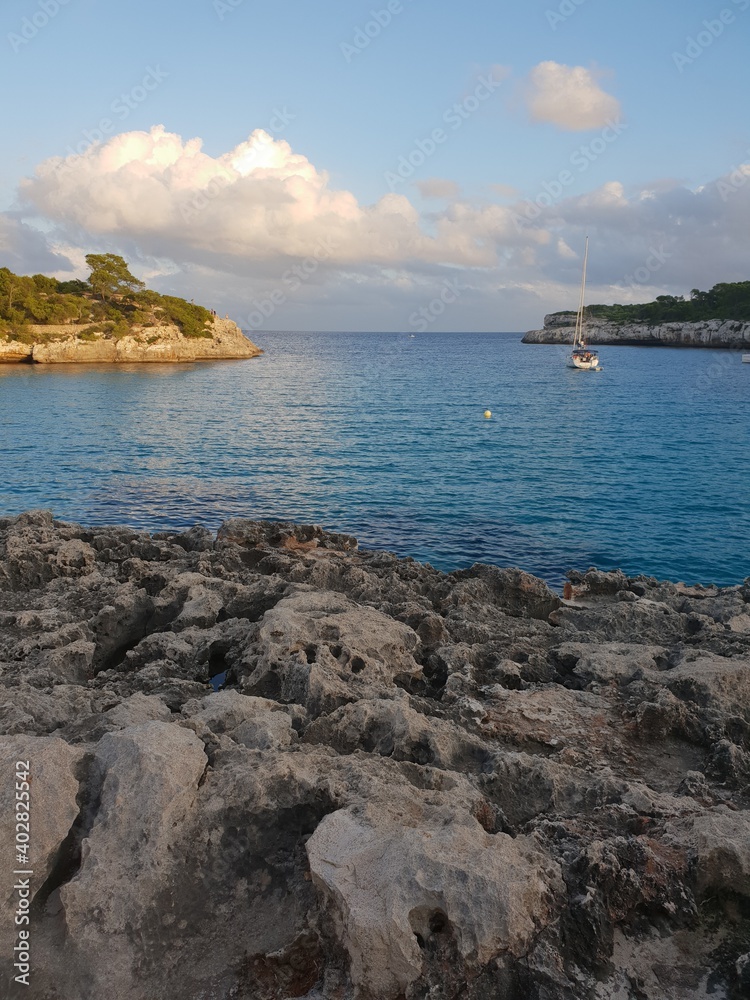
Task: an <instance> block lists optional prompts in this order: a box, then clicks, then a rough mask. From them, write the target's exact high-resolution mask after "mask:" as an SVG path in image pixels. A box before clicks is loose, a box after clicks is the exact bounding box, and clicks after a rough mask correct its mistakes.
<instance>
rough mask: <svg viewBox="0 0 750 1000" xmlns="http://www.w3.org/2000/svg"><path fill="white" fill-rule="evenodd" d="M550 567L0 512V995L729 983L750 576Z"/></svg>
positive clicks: (162, 997)
mask: <svg viewBox="0 0 750 1000" xmlns="http://www.w3.org/2000/svg"><path fill="white" fill-rule="evenodd" d="M573 583H574V585H575V586H574V589H573V596H572V599H571V600H567V601H562V600H561V599H560V598H559V597H558V596H557V595H556V594H554V593H553V592H551V591H550V590H549V589H548V588H547V586H546V585H545V584H544V583H543V582H542V581H540V580H537V579H535V578H533V577H530V576H528V575H526V574H524V573H522V572H520V571H519V570H512V569H497V568H495V567H491V566H483V565H477V566H474V567H473V568H471V569H469V570H466V571H461V572H455V573H452V574H448V575H446V574H443V573H440V572H438V571H436V570H434V569H432V568H431V567H430V566H425V565H420V564H419V563H416V562H414V561H412V560H409V559H397V558H395V557H394V556H392V555H390V554H387V553H382V552H360V551H358V550H357V547H356V542H355V540H354V539H352V538H350V537H347V536H343V535H334V534H326V533H324V532H322V531H321V530H320V529H318V528H310V527H299V526H296V527H295V526H293V525H279V524H268V523H262V522H253V521H242V520H235V521H230V522H228V523H226V524H224V526H223V527H222V528H221V530H220V531H219V533H218V537H216V536H214V535H212V534H211V533H210V532H208V531H207V530H205V529H203V528H200V527H195V528H193V529H191V530H190V531H187V532H185V533H183V534H156V535H148V534H146V533H142V532H136V531H132V530H130V529H127V528H96V529H87V528H83V527H79V526H77V525H74V524H65V523H61V522H58V521H53V519H52V516H51V515H50V514H49V513H46V512H38V511H37V512H32V513H28V514H24V515H22V516H21V517H18V518H15V519H4V520H0V680H1V681H2V685H3V687H2V698H1V699H0V702H1V707H0V732H1V733H3V734H4V735H2V736H0V759H1V761H2V764H1V766H0V799H1V802H2V812H1V813H0V845H2V846H1V848H0V850H1V852H2V865H0V911H2V912H0V956H2V963H3V968H2V976H3V987H2V990H1V991H0V992H1V993H2V995H3V996H14V997H15V996H24V997H28V996H31V997H34V998H35V1000H53V998H54V1000H103V998H105V997H106V998H113V1000H157V998H158V1000H171V998H175V1000H230V998H236V1000H245V998H246V1000H272V998H274V1000H276V998H291V997H305V998H307V1000H355V998H356V1000H416V998H424V1000H427V998H431V1000H459V998H461V1000H464V998H468V1000H682V998H709V997H711V998H714V1000H721V998H732V1000H740V998H746V997H747V996H749V995H750V787H749V786H750V582H746V583H745V585H744V586H738V587H733V588H728V589H722V590H719V589H716V588H713V587H707V588H701V587H686V586H683V585H681V584H672V583H659V582H657V581H656V580H653V579H650V578H643V577H640V578H637V579H628V578H626V577H625V576H624V575H622V574H621V573H600V572H596V571H589V572H588V573H587V574H586V575H585V576H582V577H580V576H577V577H575V578H574V580H573ZM212 681H213V686H212V683H211V682H212ZM214 687H217V688H220V689H219V690H216V691H215V690H214V689H213V688H214ZM25 761H28V763H29V769H30V772H31V791H30V798H31V810H30V811H31V861H32V863H33V872H34V874H33V877H32V879H31V889H32V892H31V906H30V915H31V922H30V925H29V926H30V943H29V948H30V960H29V964H30V966H31V988H30V989H29V988H27V987H26V986H24V985H21V984H17V983H15V982H13V981H12V977H13V975H14V974H15V970H12V969H11V965H12V959H11V955H12V954H13V948H14V945H15V944H16V941H17V936H18V927H17V926H15V925H14V918H13V915H14V913H15V912H16V910H17V909H18V907H19V890H18V889H17V888H14V887H17V885H18V876H14V875H13V871H14V870H15V869H16V868H17V867H21V865H20V863H19V862H18V861H17V855H16V854H15V853H14V850H13V845H14V844H15V843H16V840H15V838H16V836H17V827H16V826H15V817H14V815H13V811H12V810H13V805H14V801H15V784H14V782H15V772H16V770H17V762H25Z"/></svg>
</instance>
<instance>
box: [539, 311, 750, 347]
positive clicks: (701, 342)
mask: <svg viewBox="0 0 750 1000" xmlns="http://www.w3.org/2000/svg"><path fill="white" fill-rule="evenodd" d="M575 320H576V316H575V313H573V312H565V313H552V314H551V315H549V316H545V317H544V329H543V330H530V331H529V332H528V333H527V334H526V336H525V337H524V338H523V343H524V344H572V342H573V334H574V332H575ZM586 342H587V343H589V344H611V345H615V346H618V345H619V346H639V345H642V346H652V347H726V348H743V347H750V323H740V322H737V321H736V320H721V319H711V320H705V321H703V322H701V323H661V324H659V325H657V326H649V325H648V324H646V323H642V324H640V323H639V324H636V323H631V324H623V325H619V324H615V323H610V322H607V321H605V320H598V319H590V320H587V321H586Z"/></svg>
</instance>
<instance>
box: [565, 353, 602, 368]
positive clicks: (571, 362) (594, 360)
mask: <svg viewBox="0 0 750 1000" xmlns="http://www.w3.org/2000/svg"><path fill="white" fill-rule="evenodd" d="M566 363H567V366H568V368H577V369H578V370H579V371H583V372H600V371H601V370H602V369H601V367H600V365H599V358H598V357H597V356H596V355H593V357H591V359H590V360H589V361H584V360H583V358H576V357H575V356H574V355H572V354H571V356H570V357H569V358H568V360H567V362H566Z"/></svg>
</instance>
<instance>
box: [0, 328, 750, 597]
mask: <svg viewBox="0 0 750 1000" xmlns="http://www.w3.org/2000/svg"><path fill="white" fill-rule="evenodd" d="M254 339H256V341H257V342H258V343H259V344H260V345H261V346H262V347H264V348H265V350H266V353H265V355H264V356H263V357H262V358H260V359H256V360H252V361H243V362H223V363H204V364H196V365H122V366H107V365H103V366H98V365H97V366H91V365H80V366H79V365H75V366H69V365H59V366H40V365H2V366H0V400H1V402H0V462H2V473H3V475H2V482H0V513H2V514H13V513H18V512H20V511H23V510H26V509H29V508H32V507H46V508H50V509H52V510H53V511H54V513H55V515H56V516H57V517H60V518H63V519H68V520H76V521H80V522H82V523H85V524H103V523H126V524H131V525H133V526H136V527H144V528H148V529H151V530H153V529H165V528H179V527H183V526H185V525H191V524H194V523H196V522H200V523H203V524H205V525H207V526H208V527H211V528H214V527H216V526H217V525H218V524H219V523H220V522H221V521H222V520H223V519H225V518H227V517H232V516H246V517H253V518H274V519H276V518H278V519H289V520H296V521H304V522H308V521H314V522H316V523H319V524H322V525H324V526H326V527H329V528H332V529H339V530H342V531H347V532H351V533H353V534H355V535H357V537H358V538H359V539H360V544H361V545H363V546H368V547H374V548H387V549H391V550H393V551H395V552H398V553H399V554H402V555H411V556H414V557H415V558H417V559H420V560H425V561H428V562H431V563H432V564H433V565H436V566H438V567H440V568H442V569H453V568H456V567H462V566H467V565H470V564H471V563H472V562H474V561H476V560H483V561H488V562H494V563H498V564H500V565H517V566H521V567H522V568H524V569H526V570H528V571H530V572H532V573H536V574H538V575H541V576H543V577H545V578H546V579H547V580H549V581H550V582H552V583H553V584H559V583H560V582H561V580H562V577H563V575H564V573H565V572H566V570H568V569H570V568H577V569H585V568H587V567H588V566H590V565H596V566H599V567H601V568H614V567H621V568H623V569H624V570H626V571H627V572H629V573H648V574H652V575H654V576H657V577H662V578H670V579H682V580H686V581H701V582H704V583H708V582H717V583H721V584H731V583H736V582H739V581H741V580H742V579H743V578H744V577H746V576H747V575H748V574H750V558H748V557H749V556H750V553H749V551H748V549H749V546H748V540H750V496H749V494H748V483H749V481H750V480H749V478H748V472H749V470H750V434H749V433H748V431H749V429H750V409H749V408H748V399H750V366H749V365H743V364H741V362H740V357H739V355H738V354H736V353H732V352H721V351H704V350H678V349H675V350H672V349H667V348H603V349H602V350H601V352H600V353H601V361H602V365H603V366H604V371H602V372H599V373H592V372H577V371H573V370H570V369H567V368H565V367H564V357H565V351H564V349H563V348H561V347H554V346H525V345H522V344H521V343H520V335H519V334H495V335H493V334H425V335H418V336H416V337H410V336H409V335H408V334H291V333H289V334H282V333H275V334H262V335H260V334H258V335H256V336H255V338H254ZM488 408H489V409H490V410H491V411H492V418H491V419H489V420H487V419H485V418H484V416H483V413H484V411H485V410H486V409H488Z"/></svg>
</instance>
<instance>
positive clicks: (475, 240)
mask: <svg viewBox="0 0 750 1000" xmlns="http://www.w3.org/2000/svg"><path fill="white" fill-rule="evenodd" d="M560 190H561V192H562V193H563V194H564V192H563V190H562V186H560ZM421 193H422V195H423V197H428V198H437V199H439V200H441V201H443V202H444V204H441V205H439V206H438V210H436V211H429V212H425V213H424V214H422V215H420V213H419V212H418V211H417V209H416V208H415V206H414V205H413V204H412V203H411V202H410V201H409V199H408V198H407V197H406V196H404V195H395V194H388V195H385V196H384V197H383V198H381V199H380V200H379V201H378V202H376V203H375V204H374V205H362V204H360V203H359V202H358V200H357V199H356V198H355V196H354V195H353V194H352V193H351V192H349V191H345V190H336V189H334V188H332V186H331V184H330V181H329V178H328V175H327V174H326V173H325V171H321V170H319V169H318V168H316V167H315V166H314V165H313V164H312V163H311V162H310V161H309V160H308V159H307V158H306V157H304V156H302V155H300V154H298V153H295V152H294V151H293V150H292V148H291V147H290V146H289V144H288V143H286V142H284V141H277V140H274V139H272V138H271V137H270V136H268V135H267V134H266V133H265V132H262V131H256V132H253V133H252V135H251V136H250V137H249V138H248V139H247V140H246V141H245V142H242V143H240V144H239V145H238V146H237V147H236V148H234V149H232V150H230V151H228V152H226V153H224V154H222V155H220V156H216V157H212V156H209V155H208V154H206V153H205V152H204V151H203V149H202V145H201V142H200V140H198V139H192V140H189V141H187V142H186V141H184V140H183V139H182V138H180V136H178V135H175V134H173V133H170V132H168V131H167V130H166V129H165V128H164V127H162V126H155V127H154V128H152V129H151V130H150V131H149V132H128V133H124V134H122V135H119V136H116V137H113V138H112V139H110V140H109V141H108V142H106V143H104V144H102V145H99V146H92V147H91V148H89V149H87V150H86V151H85V152H84V153H82V154H80V155H77V156H72V157H69V158H67V159H66V160H60V159H52V160H47V161H45V162H44V163H42V164H40V165H39V166H38V167H37V169H36V172H35V174H34V176H33V177H30V178H28V179H27V180H26V181H24V182H23V184H22V188H21V196H22V198H23V201H24V204H25V206H26V208H27V210H28V215H29V216H30V217H34V218H37V219H42V220H43V227H44V229H45V232H40V231H39V230H38V229H35V228H32V227H31V226H28V225H24V224H23V223H22V222H21V221H20V220H19V218H16V217H13V218H11V217H9V216H4V217H2V216H0V249H2V250H3V251H4V254H3V256H4V261H5V262H6V263H8V266H11V267H13V268H14V269H15V270H20V271H27V272H28V271H32V270H35V271H47V272H48V273H49V272H50V271H52V272H58V273H59V272H60V271H63V270H66V269H68V270H74V269H75V266H76V265H80V261H81V260H82V255H83V252H85V251H90V250H93V249H100V248H101V249H106V250H111V251H114V252H121V253H124V254H125V255H126V256H127V257H128V258H129V259H130V260H131V262H133V264H134V265H135V266H136V270H137V271H138V273H139V274H143V275H146V274H150V275H152V277H151V278H150V281H151V282H152V283H153V284H154V285H155V286H156V287H158V288H160V290H163V291H169V292H172V293H174V294H184V295H187V297H189V298H195V299H196V301H205V302H207V303H208V304H209V305H214V306H215V307H216V308H219V309H220V310H221V311H222V312H224V311H230V312H232V313H233V314H234V315H236V316H237V317H238V318H240V319H242V318H243V317H246V316H248V315H250V314H253V315H256V316H257V315H258V314H259V308H258V307H259V304H260V305H264V304H265V303H267V302H272V303H274V309H273V310H272V311H269V310H266V312H263V311H262V310H261V312H260V315H261V319H262V322H258V323H257V324H255V325H257V326H261V327H268V328H276V329H279V328H281V329H284V328H286V329H347V328H349V329H365V330H367V329H370V330H373V329H385V330H388V329H393V330H399V329H401V330H408V329H410V325H409V324H410V317H412V315H413V313H414V310H415V309H421V308H423V307H424V306H425V305H429V304H430V303H435V304H436V310H437V311H439V316H436V317H435V318H434V325H433V326H431V327H430V328H431V329H459V330H461V329H464V330H472V329H474V330H485V329H490V330H492V329H519V330H520V329H524V328H528V327H531V326H537V325H539V324H540V323H541V320H542V317H543V315H544V313H545V312H547V311H552V310H554V309H560V308H568V307H571V306H574V305H575V301H576V291H577V287H578V282H579V280H580V255H581V250H582V247H583V240H584V236H585V235H586V234H589V235H590V236H591V253H590V269H589V276H590V280H591V293H590V297H589V301H597V300H598V301H609V302H612V301H620V302H633V301H645V300H647V299H649V298H652V297H653V296H654V295H656V294H661V293H662V292H669V293H672V294H681V293H684V292H686V291H689V290H690V288H692V287H696V286H698V287H702V288H706V287H710V285H712V284H714V283H715V282H717V281H732V280H740V279H745V278H747V277H748V272H749V271H750V249H749V248H748V242H747V232H748V227H749V226H750V167H748V166H746V165H744V166H740V167H738V168H735V169H733V170H731V171H730V170H728V171H727V174H726V176H725V177H723V178H718V179H717V180H716V181H714V182H712V183H710V184H706V185H704V186H703V187H701V188H699V189H697V190H691V189H689V188H687V187H685V186H684V185H681V184H680V183H678V182H676V181H670V180H663V179H662V180H659V181H656V182H654V183H653V184H650V185H649V186H648V188H646V189H643V190H630V191H628V190H625V188H624V187H623V185H622V184H620V183H619V182H618V181H616V180H612V181H609V182H607V183H605V184H602V185H600V186H599V187H598V188H596V189H594V190H592V191H589V192H586V193H584V194H579V195H576V196H568V197H562V195H561V196H560V197H558V198H556V199H555V198H553V197H551V196H549V195H546V197H545V198H544V199H539V204H537V205H535V206H534V212H533V214H532V215H531V216H530V215H529V213H528V208H529V204H530V203H529V202H523V201H519V200H517V199H515V200H514V192H513V190H512V189H509V188H506V187H503V186H500V187H499V189H498V191H497V192H496V194H497V195H498V197H501V198H502V199H503V201H504V202H507V203H504V204H496V203H493V202H492V201H484V202H471V201H468V200H462V199H461V197H460V191H459V188H458V186H457V185H456V184H455V183H454V182H452V181H450V180H449V179H444V178H441V179H436V178H433V179H431V180H427V181H424V182H423V183H422V184H421ZM25 262H26V263H25ZM449 281H458V282H459V283H460V289H461V293H460V295H453V298H454V299H455V301H452V302H450V303H447V304H446V303H445V299H446V298H448V297H450V296H449V293H448V292H446V288H447V286H446V284H445V283H446V282H449ZM274 293H276V294H275V300H274V299H273V296H274ZM451 294H453V293H451ZM441 296H442V298H441ZM438 302H440V303H443V304H444V305H446V308H445V309H440V307H439V305H437V303H438Z"/></svg>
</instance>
